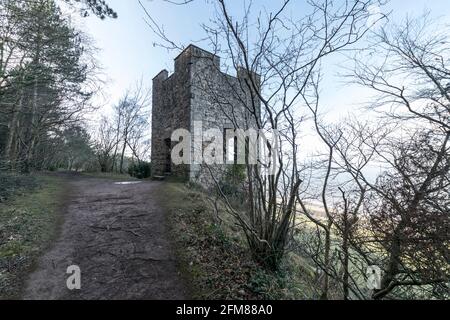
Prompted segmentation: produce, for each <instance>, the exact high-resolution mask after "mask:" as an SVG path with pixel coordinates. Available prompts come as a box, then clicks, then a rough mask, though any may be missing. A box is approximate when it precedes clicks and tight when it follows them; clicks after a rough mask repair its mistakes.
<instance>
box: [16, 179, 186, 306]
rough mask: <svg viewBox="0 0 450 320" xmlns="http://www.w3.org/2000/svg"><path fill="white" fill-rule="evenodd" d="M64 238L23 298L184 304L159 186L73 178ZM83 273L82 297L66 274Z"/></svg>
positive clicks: (39, 268)
mask: <svg viewBox="0 0 450 320" xmlns="http://www.w3.org/2000/svg"><path fill="white" fill-rule="evenodd" d="M70 181H71V182H70V184H71V185H72V187H73V188H72V189H73V195H72V196H71V199H70V200H69V203H68V205H67V209H66V212H65V213H64V223H63V226H62V230H61V234H60V236H59V238H58V239H57V240H56V242H55V243H54V245H53V246H52V248H51V249H50V250H49V251H48V252H47V253H45V254H44V255H43V256H42V257H41V258H40V259H39V262H38V265H37V269H36V270H35V271H34V272H33V273H32V274H31V275H30V277H29V279H28V281H27V285H26V289H25V293H24V298H25V299H183V298H186V291H185V289H184V286H183V284H182V281H181V279H180V275H179V272H178V271H177V268H176V263H175V259H174V255H173V252H172V251H171V247H170V243H169V240H168V235H167V232H166V227H165V217H164V211H163V210H162V209H161V208H160V207H159V206H158V205H157V201H156V191H157V189H158V188H159V187H160V184H159V183H158V182H141V183H139V184H131V185H118V184H115V183H114V181H111V180H105V179H96V178H85V177H80V176H74V177H71V180H70ZM71 265H77V266H79V267H80V269H81V290H74V291H70V290H69V289H67V286H66V280H67V278H68V277H69V275H67V274H66V271H67V267H68V266H71Z"/></svg>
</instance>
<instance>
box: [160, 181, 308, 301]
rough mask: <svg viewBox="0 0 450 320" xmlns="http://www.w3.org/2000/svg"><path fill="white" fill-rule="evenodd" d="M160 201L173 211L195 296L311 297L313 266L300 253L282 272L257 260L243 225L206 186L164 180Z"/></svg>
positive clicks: (174, 230)
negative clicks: (216, 202)
mask: <svg viewBox="0 0 450 320" xmlns="http://www.w3.org/2000/svg"><path fill="white" fill-rule="evenodd" d="M160 200H161V203H162V205H163V206H165V207H166V209H167V210H168V212H169V221H168V223H169V229H170V233H171V235H172V240H173V243H174V246H175V249H176V253H177V258H178V260H179V265H180V269H181V271H182V273H183V274H184V276H185V278H186V280H187V282H188V284H189V287H190V291H191V296H192V298H194V299H211V300H221V299H225V300H230V299H238V300H240V299H246V300H252V299H253V300H254V299H310V298H312V297H314V295H315V293H314V292H312V291H311V289H309V287H310V285H309V282H308V281H309V280H308V279H310V278H311V276H310V275H311V274H312V272H313V271H312V270H311V269H310V268H309V267H308V266H306V262H305V261H304V260H303V259H301V258H300V257H299V256H297V255H295V254H289V255H287V257H286V259H285V261H284V263H283V267H282V268H281V270H280V271H279V272H277V273H273V272H268V271H266V270H264V269H263V268H261V267H260V266H259V265H257V264H256V263H255V262H254V261H253V260H252V259H251V255H250V252H249V251H248V249H247V246H246V242H245V237H244V235H243V233H242V232H241V230H240V228H239V226H237V225H236V223H235V221H234V220H233V218H232V217H231V216H229V215H228V214H227V213H226V212H225V210H224V209H223V207H222V206H220V205H219V217H217V216H215V214H214V212H215V211H214V207H213V204H212V203H211V202H210V201H209V200H208V197H207V195H206V194H205V193H203V192H202V191H201V190H196V189H195V188H188V187H187V186H186V185H185V184H182V183H165V184H163V186H162V190H161V199H160Z"/></svg>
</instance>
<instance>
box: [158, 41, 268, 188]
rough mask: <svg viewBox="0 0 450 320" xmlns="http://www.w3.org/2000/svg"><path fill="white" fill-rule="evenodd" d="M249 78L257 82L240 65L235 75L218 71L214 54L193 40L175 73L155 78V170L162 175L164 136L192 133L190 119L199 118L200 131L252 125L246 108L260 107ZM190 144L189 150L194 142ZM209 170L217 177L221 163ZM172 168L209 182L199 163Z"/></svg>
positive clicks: (196, 179)
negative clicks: (174, 132)
mask: <svg viewBox="0 0 450 320" xmlns="http://www.w3.org/2000/svg"><path fill="white" fill-rule="evenodd" d="M250 77H252V80H254V83H256V84H257V85H258V86H259V77H258V76H257V75H254V74H251V73H249V72H247V70H245V69H238V71H237V76H236V77H233V76H231V75H228V74H226V73H223V72H222V71H221V70H220V58H219V57H218V56H216V55H214V54H212V53H210V52H208V51H205V50H203V49H200V48H198V47H196V46H193V45H190V46H189V47H187V48H186V49H185V50H184V51H183V52H182V53H181V54H180V55H179V56H178V57H177V58H176V59H175V72H174V73H173V74H172V75H171V76H170V77H168V73H167V71H165V70H164V71H162V72H161V73H160V74H159V75H157V76H156V77H155V79H154V80H153V120H152V123H153V127H152V167H153V172H154V174H155V175H163V174H164V171H165V166H166V161H167V152H168V150H167V147H166V145H165V144H164V140H165V139H167V138H170V136H171V134H172V132H173V131H174V130H175V129H178V128H184V129H188V130H189V131H190V132H191V133H192V134H193V135H195V130H194V124H195V123H198V122H202V126H203V128H202V129H203V131H206V130H208V129H216V128H217V129H219V130H221V131H222V132H224V131H225V129H228V128H240V129H244V130H247V129H248V128H257V124H256V122H257V120H256V119H255V118H254V117H253V116H252V115H251V113H250V112H249V111H248V110H247V108H250V109H252V110H253V108H256V109H257V110H258V113H259V112H260V111H259V110H260V103H259V100H258V99H256V97H255V94H254V92H252V90H250V88H249V84H250V81H249V79H250ZM197 129H199V128H197ZM192 138H193V139H194V138H195V136H193V137H192ZM205 143H207V141H205ZM191 146H192V152H194V148H195V145H194V143H191ZM224 160H225V159H224ZM213 170H214V171H216V172H217V173H216V177H217V178H218V179H220V176H221V173H223V171H225V170H226V168H225V166H223V165H221V166H219V165H218V166H215V168H213ZM172 173H173V174H174V175H176V176H180V177H184V178H188V179H189V180H191V181H194V182H198V183H200V184H202V185H207V184H209V183H210V182H211V175H210V172H209V170H205V167H204V166H202V165H191V166H190V167H189V166H174V165H172Z"/></svg>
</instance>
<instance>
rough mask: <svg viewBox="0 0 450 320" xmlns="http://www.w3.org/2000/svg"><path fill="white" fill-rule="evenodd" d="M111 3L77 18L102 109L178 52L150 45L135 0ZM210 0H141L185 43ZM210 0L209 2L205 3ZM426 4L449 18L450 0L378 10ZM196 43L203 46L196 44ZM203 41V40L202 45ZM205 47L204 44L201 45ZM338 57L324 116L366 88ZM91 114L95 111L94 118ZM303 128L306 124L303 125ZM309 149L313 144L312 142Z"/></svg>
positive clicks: (347, 108) (270, 4) (301, 3)
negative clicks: (93, 58)
mask: <svg viewBox="0 0 450 320" xmlns="http://www.w3.org/2000/svg"><path fill="white" fill-rule="evenodd" d="M338 1H339V0H338ZM107 2H108V3H109V4H110V6H111V7H112V8H113V9H114V10H115V11H116V12H117V13H118V15H119V17H118V19H106V20H103V21H102V20H100V19H98V18H96V17H88V18H76V19H75V20H76V22H77V24H78V25H79V26H80V27H81V29H82V30H84V31H85V32H87V33H88V34H89V35H90V36H91V37H92V38H93V39H94V42H95V45H96V46H97V47H98V48H99V49H100V51H99V53H98V60H99V61H100V62H101V65H102V67H103V71H104V73H105V77H106V80H107V81H106V84H105V86H104V90H103V92H104V96H102V97H100V96H98V97H97V98H96V99H95V101H96V102H97V103H98V104H103V103H104V104H105V106H106V107H105V108H103V109H101V111H100V112H101V113H105V112H108V109H109V108H110V107H111V105H113V104H115V103H116V102H117V101H118V100H119V99H120V97H121V96H123V94H124V92H125V90H126V89H128V88H131V87H133V85H134V84H135V83H136V82H137V81H139V80H140V79H141V78H142V79H143V81H144V83H145V84H146V85H147V86H148V87H149V88H150V86H151V79H152V78H153V77H154V76H155V75H156V74H158V73H159V72H160V71H161V70H162V69H167V70H169V71H172V70H173V58H174V57H175V56H176V55H177V54H178V53H177V52H168V51H167V50H166V49H163V48H160V47H155V46H154V45H153V44H154V42H158V41H159V39H158V38H157V37H156V36H155V35H154V34H153V33H152V31H151V30H150V28H149V27H148V26H147V25H146V23H145V21H144V17H145V14H144V11H143V9H142V7H141V6H140V4H139V2H138V0H108V1H107ZM211 2H212V1H206V0H195V1H194V2H193V3H191V4H189V5H186V6H176V5H172V4H168V3H164V2H163V1H161V0H142V3H143V4H144V6H145V7H146V8H147V10H148V11H149V12H150V14H151V15H152V16H153V17H154V18H155V19H156V20H157V22H159V23H162V24H163V26H164V29H165V31H166V32H167V34H168V35H169V36H170V38H171V39H173V40H174V41H175V42H177V43H181V44H183V45H188V44H189V43H191V42H195V41H197V40H199V39H202V37H203V36H204V34H203V31H202V28H201V26H200V24H201V23H202V22H208V19H210V18H211V16H212V14H213V8H212V6H211V4H210V3H211ZM281 2H282V1H281V0H254V2H253V3H254V8H255V9H259V10H264V9H265V10H266V11H267V12H271V11H274V10H276V9H277V8H279V5H280V3H281ZM208 3H209V4H208ZM228 3H229V9H230V10H231V11H232V12H233V13H235V14H237V13H238V12H241V10H242V8H243V7H244V1H237V0H230V1H228ZM305 4H306V0H294V1H293V6H292V7H291V8H290V10H292V11H291V13H292V14H293V15H296V14H299V15H301V14H302V12H304V11H305V8H306V7H305ZM425 10H430V11H431V14H432V16H433V17H436V18H439V19H441V22H443V23H450V1H449V0H410V1H407V0H391V1H390V3H389V5H388V6H387V7H384V8H383V12H385V13H387V12H391V11H392V16H391V19H392V20H396V21H397V20H398V21H399V20H402V19H403V18H404V17H405V16H406V15H407V14H409V15H420V14H421V13H423V12H424V11H425ZM199 46H202V45H201V44H199ZM203 47H204V46H203ZM204 48H205V49H206V50H208V49H209V48H208V47H204ZM342 62H343V60H342V58H339V57H335V58H333V59H332V60H328V61H326V74H325V79H324V86H323V87H324V88H326V90H323V91H322V105H323V106H325V108H326V110H327V114H328V117H329V118H330V119H333V120H336V119H338V118H340V117H344V116H347V115H348V114H349V113H352V112H355V111H357V110H358V108H359V107H360V106H361V105H362V103H364V102H365V101H367V100H369V97H370V93H369V91H367V90H366V89H362V88H360V87H357V86H354V85H348V84H345V83H343V81H342V79H340V78H339V76H338V73H339V72H340V71H341V72H342V69H341V68H340V66H341V65H342ZM95 117H96V116H94V118H95ZM306 131H307V130H306ZM315 144H316V140H315V139H312V138H308V137H305V139H304V146H303V147H305V148H308V150H309V148H311V147H313V146H314V145H315ZM312 149H314V148H312Z"/></svg>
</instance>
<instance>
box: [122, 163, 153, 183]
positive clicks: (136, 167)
mask: <svg viewBox="0 0 450 320" xmlns="http://www.w3.org/2000/svg"><path fill="white" fill-rule="evenodd" d="M128 173H129V175H130V176H132V177H135V178H138V179H145V178H150V176H151V175H152V167H151V163H150V162H145V161H141V162H139V163H133V164H131V165H130V166H129V167H128Z"/></svg>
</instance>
